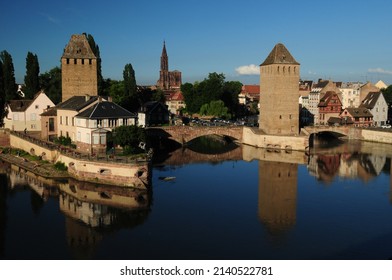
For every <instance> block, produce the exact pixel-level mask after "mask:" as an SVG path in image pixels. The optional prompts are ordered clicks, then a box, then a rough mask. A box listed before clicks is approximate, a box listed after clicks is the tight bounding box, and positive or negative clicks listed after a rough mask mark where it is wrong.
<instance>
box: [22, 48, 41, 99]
mask: <svg viewBox="0 0 392 280" xmlns="http://www.w3.org/2000/svg"><path fill="white" fill-rule="evenodd" d="M24 82H25V86H24V89H23V92H24V94H25V98H26V99H33V97H34V95H35V94H36V93H37V92H38V91H39V90H40V85H39V63H38V57H37V55H36V54H33V53H31V52H28V53H27V57H26V76H25V78H24Z"/></svg>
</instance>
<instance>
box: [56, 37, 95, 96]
mask: <svg viewBox="0 0 392 280" xmlns="http://www.w3.org/2000/svg"><path fill="white" fill-rule="evenodd" d="M61 86H62V101H63V102H64V101H66V100H67V99H69V98H71V97H72V96H75V95H79V96H82V95H83V96H84V95H89V96H96V95H98V74H97V57H96V56H95V55H94V53H93V51H92V50H91V47H90V44H89V43H88V40H87V37H86V35H85V34H81V35H78V34H74V35H72V36H71V39H70V40H69V43H68V45H67V46H66V47H65V49H64V53H63V56H62V57H61Z"/></svg>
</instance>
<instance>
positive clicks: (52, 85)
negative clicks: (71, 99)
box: [39, 67, 61, 104]
mask: <svg viewBox="0 0 392 280" xmlns="http://www.w3.org/2000/svg"><path fill="white" fill-rule="evenodd" d="M39 82H40V84H41V88H42V89H43V90H44V92H45V94H46V95H47V96H48V97H49V98H50V100H52V101H53V103H54V104H57V103H59V102H60V101H61V69H60V68H59V67H55V68H53V69H51V70H49V71H48V72H45V73H44V74H41V75H40V76H39Z"/></svg>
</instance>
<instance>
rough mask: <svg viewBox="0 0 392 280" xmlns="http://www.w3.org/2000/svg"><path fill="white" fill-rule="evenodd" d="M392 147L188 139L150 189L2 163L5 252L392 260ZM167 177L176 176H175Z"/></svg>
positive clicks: (156, 172) (0, 220)
mask: <svg viewBox="0 0 392 280" xmlns="http://www.w3.org/2000/svg"><path fill="white" fill-rule="evenodd" d="M391 154H392V146H389V145H381V144H372V143H361V142H345V143H342V144H340V145H337V146H333V147H324V146H323V145H322V143H321V144H320V145H316V146H315V147H314V148H313V149H312V150H311V151H310V154H309V155H305V154H303V153H299V152H279V151H274V150H271V151H266V150H263V149H255V148H252V147H248V146H241V147H239V148H236V149H234V150H230V151H226V150H224V151H221V153H220V154H210V153H201V152H200V151H199V152H196V151H193V150H191V149H184V150H182V149H180V150H176V151H174V152H172V153H171V154H169V155H167V156H166V157H163V158H162V159H161V162H159V163H156V164H155V165H154V167H153V170H152V186H151V190H149V191H141V190H133V189H124V188H116V187H111V186H109V187H108V186H102V185H94V184H88V183H81V182H77V181H64V182H55V181H51V180H44V179H42V178H37V177H35V176H28V175H27V174H25V173H24V172H23V170H19V168H17V167H15V166H12V165H10V164H7V163H4V162H3V163H2V165H1V168H0V170H1V174H0V180H1V185H0V258H2V259H9V260H24V259H59V260H67V259H131V260H132V259H165V260H170V259H244V260H245V259H273V260H275V259H276V260H280V259H294V260H307V259H321V260H328V259H339V260H341V259H376V260H379V259H390V258H392V179H391V175H390V173H391ZM165 179H166V180H165Z"/></svg>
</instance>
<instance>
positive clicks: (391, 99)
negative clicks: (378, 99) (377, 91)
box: [381, 85, 392, 105]
mask: <svg viewBox="0 0 392 280" xmlns="http://www.w3.org/2000/svg"><path fill="white" fill-rule="evenodd" d="M381 92H382V94H383V95H384V98H385V101H386V102H387V103H388V104H389V105H391V104H392V85H390V86H388V87H387V88H384V89H382V90H381Z"/></svg>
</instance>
